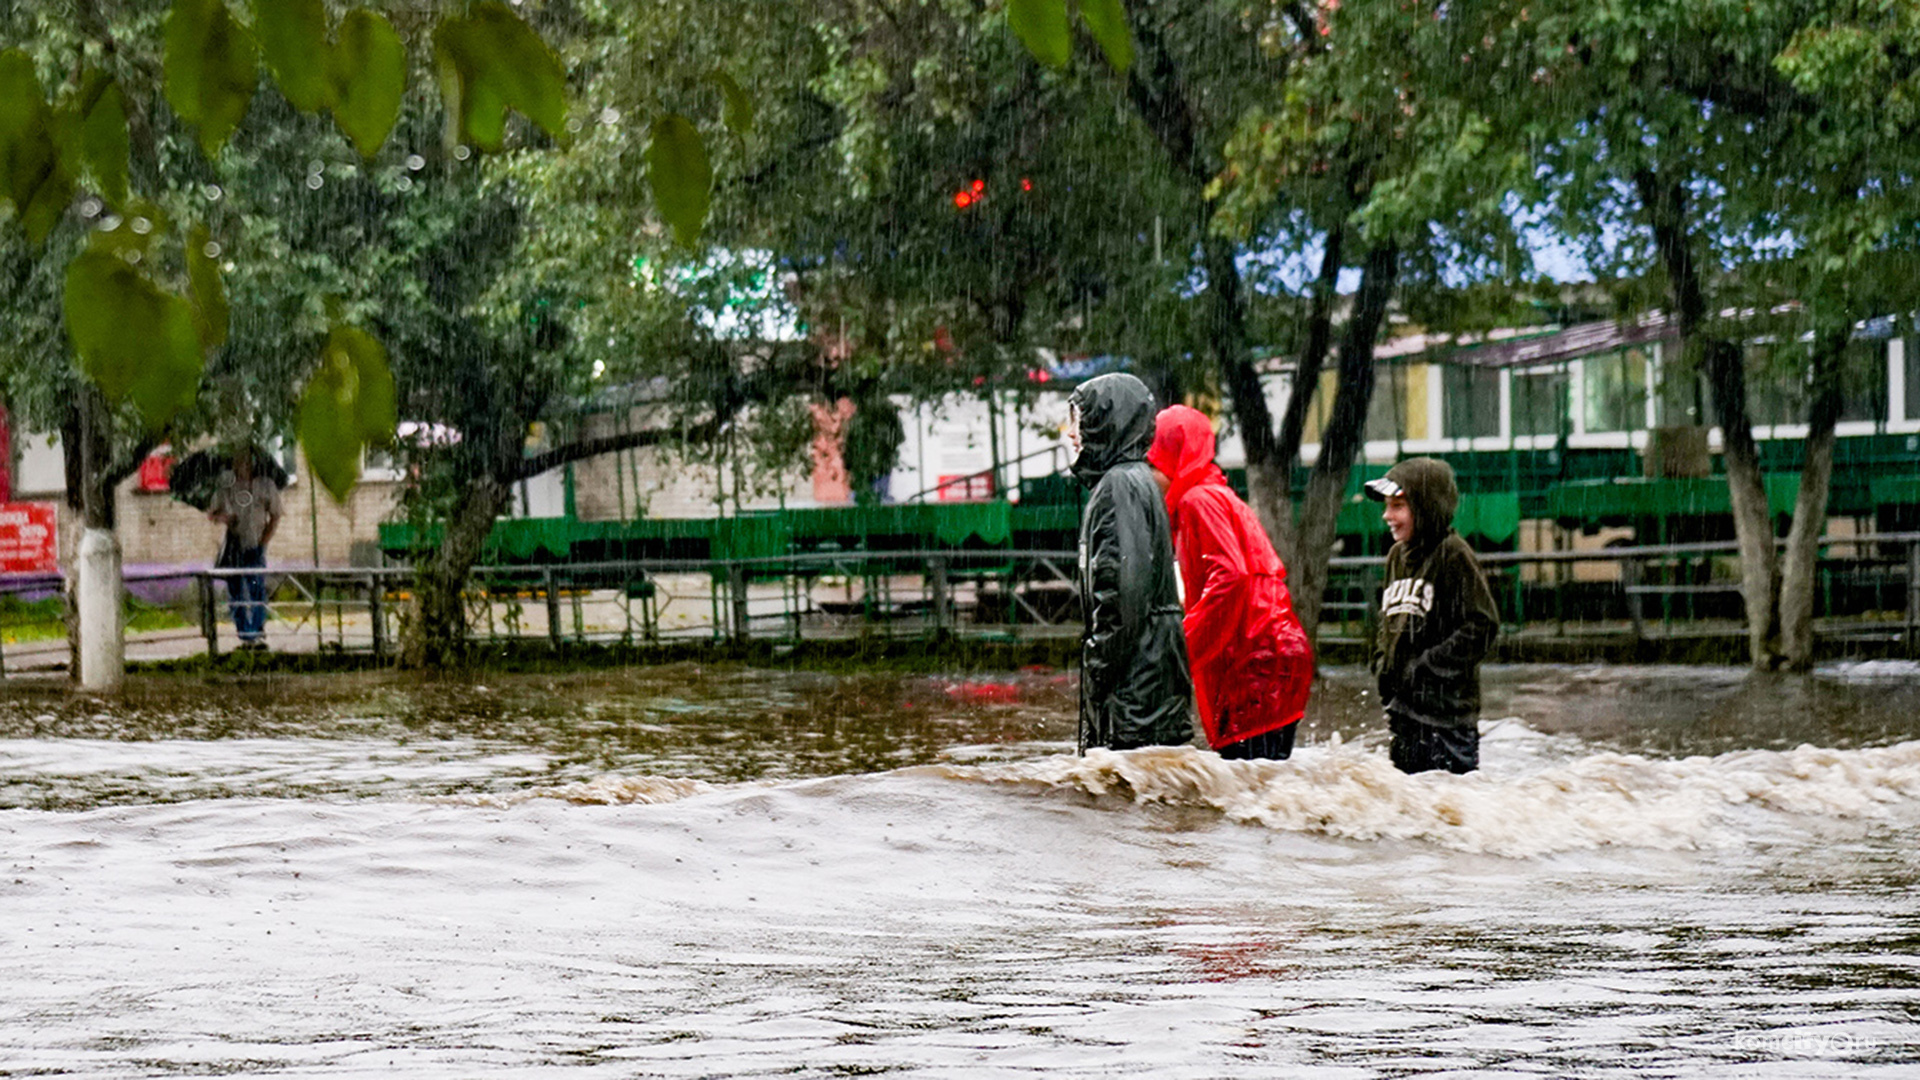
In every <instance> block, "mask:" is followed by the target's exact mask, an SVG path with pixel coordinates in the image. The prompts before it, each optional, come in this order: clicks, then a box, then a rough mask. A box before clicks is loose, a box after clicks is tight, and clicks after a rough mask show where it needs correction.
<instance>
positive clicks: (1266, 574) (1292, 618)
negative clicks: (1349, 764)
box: [1147, 405, 1313, 750]
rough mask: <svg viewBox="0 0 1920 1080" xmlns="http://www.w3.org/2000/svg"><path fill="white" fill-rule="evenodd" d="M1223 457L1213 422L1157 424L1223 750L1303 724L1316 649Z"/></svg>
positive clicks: (1204, 704) (1206, 686)
mask: <svg viewBox="0 0 1920 1080" xmlns="http://www.w3.org/2000/svg"><path fill="white" fill-rule="evenodd" d="M1213 448H1214V444H1213V425H1212V424H1211V423H1210V422H1209V421H1208V420H1207V418H1206V416H1205V415H1204V414H1203V413H1200V412H1198V411H1197V410H1194V409H1189V408H1187V407H1186V406H1185V405H1175V406H1172V407H1171V408H1168V409H1164V410H1162V411H1161V413H1160V416H1159V418H1158V420H1157V421H1156V423H1155V428H1154V438H1153V448H1152V449H1151V450H1149V451H1147V463H1148V464H1150V465H1152V466H1153V467H1154V468H1156V469H1158V470H1160V471H1161V472H1163V473H1165V474H1166V475H1167V476H1168V477H1169V478H1171V479H1172V481H1173V486H1172V487H1171V488H1169V489H1168V490H1167V513H1168V516H1169V517H1170V518H1171V519H1172V521H1173V549H1174V553H1175V555H1176V556H1177V557H1178V559H1179V561H1180V579H1181V584H1182V585H1183V586H1184V587H1185V591H1186V595H1185V596H1184V597H1183V598H1182V601H1183V603H1184V604H1185V605H1186V612H1187V614H1186V620H1185V629H1186V636H1187V659H1188V662H1189V664H1191V666H1192V669H1193V691H1194V696H1195V697H1196V698H1197V699H1198V701H1199V705H1200V721H1201V723H1202V725H1204V726H1205V728H1206V732H1207V742H1208V743H1209V744H1211V745H1212V746H1213V747H1214V749H1216V750H1217V749H1219V748H1220V747H1222V746H1225V745H1227V744H1228V743H1235V742H1239V741H1240V740H1242V739H1248V738H1252V737H1253V736H1255V735H1260V734H1263V733H1265V732H1268V731H1273V730H1275V729H1277V728H1283V727H1286V726H1287V725H1288V724H1291V723H1294V722H1295V721H1297V720H1299V719H1300V717H1301V715H1302V714H1303V713H1305V711H1306V707H1307V694H1308V692H1309V691H1310V690H1311V689H1312V687H1313V650H1312V648H1311V647H1310V646H1309V645H1308V644H1307V635H1306V633H1305V631H1303V630H1302V629H1301V628H1300V619H1299V617H1298V616H1296V615H1294V613H1293V599H1292V597H1291V596H1289V595H1288V593H1287V568H1286V567H1285V566H1283V565H1281V562H1280V556H1278V555H1276V554H1274V551H1273V542H1272V541H1271V540H1269V539H1267V533H1266V530H1265V529H1262V528H1261V527H1260V521H1259V519H1258V518H1256V517H1254V516H1253V510H1252V508H1250V507H1249V506H1247V504H1246V503H1244V502H1242V501H1240V497H1239V496H1238V495H1235V494H1234V493H1233V489H1232V488H1230V487H1228V486H1227V478H1226V477H1225V476H1224V475H1222V474H1221V472H1220V469H1219V467H1218V466H1216V465H1214V463H1213Z"/></svg>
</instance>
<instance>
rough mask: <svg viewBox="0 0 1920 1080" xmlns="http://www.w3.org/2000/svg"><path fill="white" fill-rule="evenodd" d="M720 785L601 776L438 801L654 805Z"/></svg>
mask: <svg viewBox="0 0 1920 1080" xmlns="http://www.w3.org/2000/svg"><path fill="white" fill-rule="evenodd" d="M715 787H716V785H713V784H709V783H707V782H705V781H703V780H688V779H683V778H681V777H676V776H597V777H595V778H593V779H592V780H582V781H580V782H578V783H573V784H556V785H553V786H550V787H537V788H528V789H526V790H524V791H512V792H504V793H499V794H491V795H449V796H446V797H444V798H441V799H437V800H433V801H437V802H450V803H460V804H463V805H468V806H490V807H507V806H518V805H520V804H522V803H528V802H533V801H535V800H539V799H554V800H558V801H560V802H569V803H574V804H576V805H581V806H599V805H605V806H613V805H627V806H654V805H658V804H660V803H670V802H679V801H680V800H681V799H690V798H692V797H694V796H695V795H703V794H705V793H707V792H709V791H712V790H714V789H715Z"/></svg>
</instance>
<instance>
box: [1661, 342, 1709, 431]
mask: <svg viewBox="0 0 1920 1080" xmlns="http://www.w3.org/2000/svg"><path fill="white" fill-rule="evenodd" d="M1709 400H1710V397H1709V394H1708V390H1707V380H1706V376H1704V375H1701V374H1700V373H1699V372H1698V371H1696V370H1694V369H1693V368H1692V367H1690V366H1688V365H1687V363H1686V362H1685V361H1684V360H1682V359H1681V356H1680V348H1679V346H1678V345H1673V344H1669V345H1668V346H1667V348H1666V351H1665V354H1664V356H1663V358H1662V360H1661V363H1660V384H1659V388H1658V391H1657V392H1656V393H1655V395H1654V398H1653V422H1654V423H1656V424H1659V425H1660V426H1661V427H1685V426H1687V425H1689V424H1699V425H1702V426H1709V427H1710V426H1712V424H1713V419H1712V413H1711V412H1710V411H1709V410H1708V407H1707V402H1708V401H1709Z"/></svg>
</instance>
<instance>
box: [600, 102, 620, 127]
mask: <svg viewBox="0 0 1920 1080" xmlns="http://www.w3.org/2000/svg"><path fill="white" fill-rule="evenodd" d="M600 122H601V123H603V124H606V125H608V126H612V125H614V124H617V123H619V122H620V110H619V109H616V108H614V107H613V106H611V105H609V106H607V107H606V108H604V109H601V110H600Z"/></svg>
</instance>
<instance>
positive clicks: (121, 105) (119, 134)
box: [60, 70, 132, 209]
mask: <svg viewBox="0 0 1920 1080" xmlns="http://www.w3.org/2000/svg"><path fill="white" fill-rule="evenodd" d="M60 124H61V126H62V128H63V129H64V131H63V137H62V139H61V144H62V146H63V147H64V148H65V150H66V154H67V161H68V165H67V169H68V171H69V172H70V173H77V174H84V175H85V176H87V177H88V178H89V179H90V180H92V181H93V186H94V190H95V191H98V192H99V193H100V196H101V198H103V199H105V200H106V201H107V205H109V206H112V207H114V208H116V209H118V208H119V207H121V206H124V205H126V202H127V158H128V156H129V154H130V153H131V145H132V144H131V140H129V139H128V137H127V105H126V99H125V98H124V97H122V96H121V93H120V87H119V84H117V83H115V82H114V81H113V80H112V79H111V78H108V77H107V75H106V73H105V72H102V71H98V70H94V71H89V72H87V75H86V78H85V79H84V80H83V81H82V83H81V88H80V93H79V94H78V95H77V96H75V97H74V98H73V100H71V101H69V102H68V103H67V104H66V106H65V107H64V108H62V110H61V116H60Z"/></svg>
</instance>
